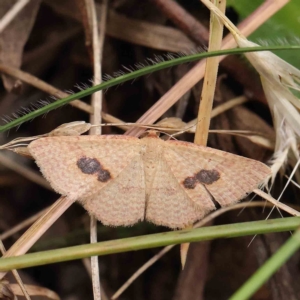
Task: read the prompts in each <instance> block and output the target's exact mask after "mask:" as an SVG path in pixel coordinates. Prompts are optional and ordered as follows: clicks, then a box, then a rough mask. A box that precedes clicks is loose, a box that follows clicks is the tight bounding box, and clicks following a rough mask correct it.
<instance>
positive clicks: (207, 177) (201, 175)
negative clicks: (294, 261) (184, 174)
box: [195, 170, 220, 184]
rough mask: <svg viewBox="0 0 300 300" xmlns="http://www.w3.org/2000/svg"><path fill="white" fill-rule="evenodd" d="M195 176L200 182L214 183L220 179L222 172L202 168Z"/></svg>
mask: <svg viewBox="0 0 300 300" xmlns="http://www.w3.org/2000/svg"><path fill="white" fill-rule="evenodd" d="M195 177H196V178H197V180H198V181H199V182H200V183H203V184H212V183H214V182H215V181H217V180H219V179H220V173H219V172H218V171H217V170H201V171H200V172H198V173H197V174H196V175H195Z"/></svg>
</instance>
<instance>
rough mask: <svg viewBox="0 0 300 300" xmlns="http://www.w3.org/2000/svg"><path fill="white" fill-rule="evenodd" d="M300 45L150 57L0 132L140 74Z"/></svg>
mask: <svg viewBox="0 0 300 300" xmlns="http://www.w3.org/2000/svg"><path fill="white" fill-rule="evenodd" d="M299 49H300V46H294V45H285V46H266V47H249V48H235V49H226V50H220V51H211V52H204V53H197V54H193V55H187V56H181V57H178V58H173V57H174V56H176V55H177V54H173V56H172V54H169V55H168V54H167V55H166V56H165V57H156V58H154V59H148V60H147V64H150V65H148V66H146V67H142V68H141V69H138V70H135V71H132V70H130V69H128V68H126V67H125V68H124V70H125V71H127V72H130V73H128V74H124V75H121V76H118V77H116V78H113V79H111V80H108V81H106V82H103V83H101V84H99V85H96V86H92V87H90V88H87V89H85V90H83V91H80V92H78V93H76V94H72V95H70V96H69V97H66V98H63V99H59V100H57V101H55V102H53V103H50V104H48V105H45V106H44V107H42V108H39V109H36V110H34V111H32V112H30V113H28V114H26V115H24V116H21V117H19V118H17V119H15V120H13V121H11V122H8V123H7V124H5V125H2V126H0V132H4V131H7V130H10V129H11V128H14V127H17V126H20V125H21V124H22V123H24V122H27V121H30V120H32V119H34V118H36V117H38V116H41V115H44V114H46V113H48V112H50V111H51V110H54V109H56V108H59V107H61V106H63V105H65V104H68V103H69V102H71V101H73V100H76V99H81V98H83V97H86V96H89V95H91V94H93V93H95V92H97V91H100V90H103V89H107V88H109V87H112V86H115V85H118V84H121V83H124V82H126V81H129V80H133V79H136V78H138V77H140V76H143V75H146V74H149V73H152V72H155V71H158V70H161V69H165V68H170V67H174V66H177V65H179V64H183V63H188V62H193V61H197V60H200V59H202V58H207V57H213V56H221V55H230V54H242V53H245V52H255V51H271V50H299ZM170 56H171V59H170V60H166V61H161V60H163V59H164V58H166V59H168V58H169V57H170Z"/></svg>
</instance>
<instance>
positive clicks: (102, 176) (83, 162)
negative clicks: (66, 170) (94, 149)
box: [77, 156, 111, 182]
mask: <svg viewBox="0 0 300 300" xmlns="http://www.w3.org/2000/svg"><path fill="white" fill-rule="evenodd" d="M77 167H78V168H79V169H80V170H81V172H82V173H84V174H97V175H98V178H97V179H98V180H99V181H101V182H106V181H108V180H109V179H111V175H110V173H109V171H107V170H105V169H103V167H102V166H101V164H100V162H99V161H98V160H97V159H96V158H90V157H85V156H84V157H81V158H79V159H78V160H77Z"/></svg>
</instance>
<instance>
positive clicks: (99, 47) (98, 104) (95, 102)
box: [85, 0, 108, 300]
mask: <svg viewBox="0 0 300 300" xmlns="http://www.w3.org/2000/svg"><path fill="white" fill-rule="evenodd" d="M85 3H86V9H87V10H88V9H90V13H89V14H88V15H90V22H89V23H90V24H91V26H92V34H93V39H92V40H93V65H94V85H97V84H100V83H101V78H102V68H101V60H102V55H103V44H104V36H105V27H106V16H107V6H108V5H107V4H108V1H107V0H106V1H104V4H103V5H102V9H101V17H100V24H99V32H98V19H97V13H96V8H95V2H94V0H85ZM102 96H103V93H102V91H98V92H96V93H94V94H93V96H92V108H93V114H92V115H91V116H90V121H91V124H92V125H100V124H101V111H102V100H103V99H102ZM101 131H102V127H101V126H96V127H93V128H91V129H90V134H91V135H92V134H96V135H100V134H101ZM90 218H91V220H90V241H91V243H97V241H98V240H97V219H96V218H95V217H94V216H91V217H90ZM91 271H92V283H93V294H94V299H95V300H101V285H100V271H99V262H98V256H92V257H91Z"/></svg>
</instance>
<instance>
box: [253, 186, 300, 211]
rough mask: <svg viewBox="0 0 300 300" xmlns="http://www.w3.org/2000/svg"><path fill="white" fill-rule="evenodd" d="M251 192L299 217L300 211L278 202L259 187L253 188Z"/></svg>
mask: <svg viewBox="0 0 300 300" xmlns="http://www.w3.org/2000/svg"><path fill="white" fill-rule="evenodd" d="M253 192H254V193H255V194H257V195H259V196H261V197H263V198H264V199H266V200H267V201H269V202H270V203H272V204H274V207H278V208H280V209H282V210H284V211H285V212H287V213H288V214H290V215H292V216H295V217H299V216H300V213H299V212H298V211H296V210H295V209H293V208H292V207H290V206H288V205H286V204H284V203H281V202H279V201H278V200H276V199H274V198H273V197H272V196H270V195H269V194H267V193H265V192H263V191H262V190H259V189H255V190H253Z"/></svg>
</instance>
